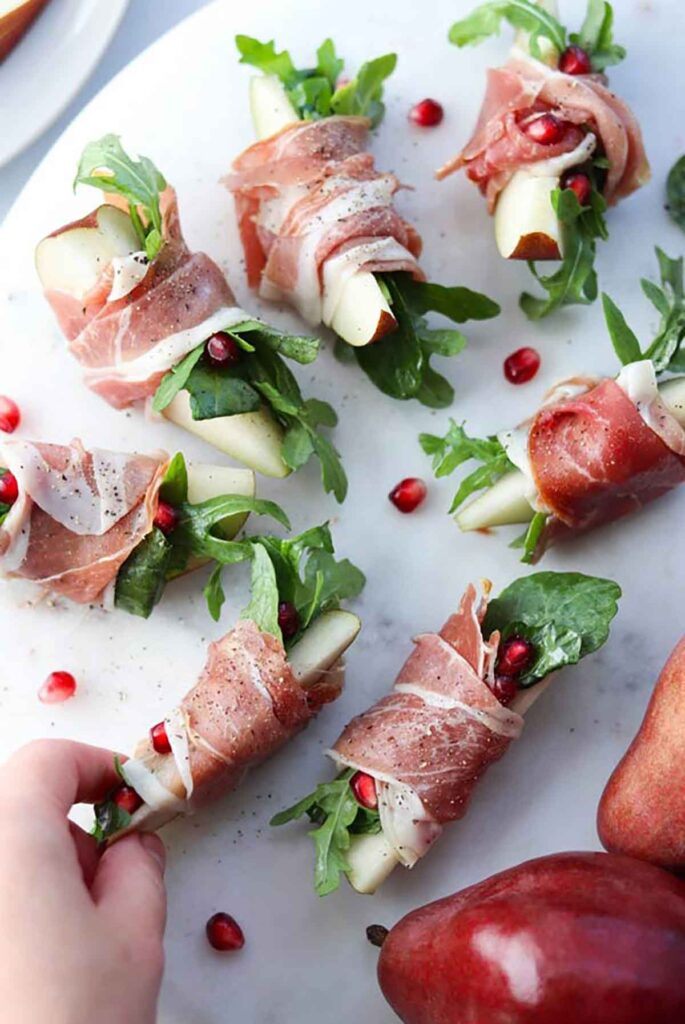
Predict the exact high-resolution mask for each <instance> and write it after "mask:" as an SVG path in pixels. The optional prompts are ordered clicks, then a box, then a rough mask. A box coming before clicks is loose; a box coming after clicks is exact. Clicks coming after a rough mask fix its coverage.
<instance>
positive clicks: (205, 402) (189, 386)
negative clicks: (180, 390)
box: [185, 362, 262, 420]
mask: <svg viewBox="0 0 685 1024" xmlns="http://www.w3.org/2000/svg"><path fill="white" fill-rule="evenodd" d="M185 390H186V391H187V392H188V394H189V395H190V411H191V413H192V417H193V419H194V420H214V419H217V418H218V417H219V416H238V415H240V414H241V413H244V412H256V411H257V409H259V407H260V405H261V404H262V400H261V398H260V395H259V392H257V391H255V389H254V388H253V387H252V385H251V384H248V382H247V381H246V380H243V379H242V377H239V376H237V375H236V374H233V373H231V372H230V370H229V371H226V370H224V368H222V367H215V366H211V365H210V364H209V363H206V362H200V363H198V365H197V366H195V367H194V368H193V369H192V371H191V373H190V376H189V377H188V379H187V381H186V383H185Z"/></svg>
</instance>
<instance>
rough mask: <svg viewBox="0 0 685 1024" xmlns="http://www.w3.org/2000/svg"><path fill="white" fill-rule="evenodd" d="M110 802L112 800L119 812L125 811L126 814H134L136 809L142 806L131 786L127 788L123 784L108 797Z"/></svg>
mask: <svg viewBox="0 0 685 1024" xmlns="http://www.w3.org/2000/svg"><path fill="white" fill-rule="evenodd" d="M110 800H112V801H113V802H114V803H115V804H116V805H117V807H118V808H119V809H120V810H122V811H126V813H127V814H135V812H136V811H137V810H138V808H139V807H142V806H143V801H142V800H141V798H140V797H139V796H138V794H137V793H136V791H135V789H133V787H132V786H127V785H126V783H125V782H122V784H121V785H120V786H118V787H117V788H116V789H115V790H114V792H113V793H112V795H111V796H110Z"/></svg>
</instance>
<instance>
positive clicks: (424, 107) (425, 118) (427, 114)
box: [409, 99, 445, 128]
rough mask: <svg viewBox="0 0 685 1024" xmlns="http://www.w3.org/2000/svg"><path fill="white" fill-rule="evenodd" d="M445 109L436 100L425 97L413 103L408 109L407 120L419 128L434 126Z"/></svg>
mask: <svg viewBox="0 0 685 1024" xmlns="http://www.w3.org/2000/svg"><path fill="white" fill-rule="evenodd" d="M444 116H445V111H444V110H443V109H442V105H441V104H440V103H438V101H437V100H431V99H425V100H421V102H420V103H417V104H415V106H413V107H412V108H411V110H410V111H409V120H410V121H412V122H413V123H414V124H417V125H418V126H419V127H420V128H434V127H435V125H436V124H440V122H441V121H442V119H443V117H444Z"/></svg>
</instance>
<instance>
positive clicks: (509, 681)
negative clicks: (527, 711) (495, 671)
mask: <svg viewBox="0 0 685 1024" xmlns="http://www.w3.org/2000/svg"><path fill="white" fill-rule="evenodd" d="M492 692H493V693H494V695H495V697H497V700H498V701H499V702H500V704H504V706H505V707H507V706H508V705H509V704H511V702H512V700H513V699H514V697H515V696H516V694H517V693H518V692H519V684H518V683H517V682H516V680H515V679H514V677H513V676H497V677H496V678H495V681H494V683H493V684H492Z"/></svg>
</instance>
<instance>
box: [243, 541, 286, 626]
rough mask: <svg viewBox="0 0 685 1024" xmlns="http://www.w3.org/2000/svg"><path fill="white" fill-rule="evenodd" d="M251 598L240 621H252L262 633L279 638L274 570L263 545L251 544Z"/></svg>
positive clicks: (277, 599) (255, 542)
mask: <svg viewBox="0 0 685 1024" xmlns="http://www.w3.org/2000/svg"><path fill="white" fill-rule="evenodd" d="M251 593H252V597H251V600H250V603H249V604H248V606H247V608H245V609H244V610H243V612H242V614H241V616H240V617H241V618H242V619H252V621H253V622H256V624H257V625H258V626H259V628H260V629H261V630H262V632H263V633H271V635H272V636H275V637H278V639H279V640H280V639H282V637H281V629H280V626H279V625H278V603H279V597H280V595H279V593H278V584H277V582H276V570H275V569H274V564H273V562H272V561H271V559H270V558H269V554H268V552H267V550H266V548H265V547H264V545H263V544H260V543H259V542H258V541H253V542H252V584H251Z"/></svg>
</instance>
